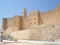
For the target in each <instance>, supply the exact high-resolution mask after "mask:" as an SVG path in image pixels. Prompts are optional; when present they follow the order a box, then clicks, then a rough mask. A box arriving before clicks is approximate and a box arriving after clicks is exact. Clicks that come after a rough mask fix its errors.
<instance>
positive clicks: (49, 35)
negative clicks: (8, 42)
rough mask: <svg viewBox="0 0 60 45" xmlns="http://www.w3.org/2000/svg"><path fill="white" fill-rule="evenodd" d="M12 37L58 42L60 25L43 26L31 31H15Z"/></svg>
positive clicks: (35, 27)
mask: <svg viewBox="0 0 60 45" xmlns="http://www.w3.org/2000/svg"><path fill="white" fill-rule="evenodd" d="M11 35H12V36H13V38H17V39H20V40H39V41H56V40H60V24H59V23H57V24H51V23H50V24H43V25H39V26H34V27H32V28H31V29H27V30H22V31H15V32H12V33H11Z"/></svg>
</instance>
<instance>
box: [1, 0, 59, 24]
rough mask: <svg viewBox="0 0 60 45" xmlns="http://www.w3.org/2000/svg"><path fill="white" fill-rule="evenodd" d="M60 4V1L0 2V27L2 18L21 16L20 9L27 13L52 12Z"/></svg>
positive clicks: (26, 0)
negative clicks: (34, 11) (36, 11)
mask: <svg viewBox="0 0 60 45" xmlns="http://www.w3.org/2000/svg"><path fill="white" fill-rule="evenodd" d="M59 3H60V0H0V25H1V24H2V20H1V19H2V18H6V17H7V18H8V17H12V16H14V15H17V14H18V15H21V14H22V9H23V8H26V9H27V11H28V12H29V11H32V10H36V9H38V10H40V11H42V12H44V11H47V10H52V9H54V8H56V6H57V5H58V4H59Z"/></svg>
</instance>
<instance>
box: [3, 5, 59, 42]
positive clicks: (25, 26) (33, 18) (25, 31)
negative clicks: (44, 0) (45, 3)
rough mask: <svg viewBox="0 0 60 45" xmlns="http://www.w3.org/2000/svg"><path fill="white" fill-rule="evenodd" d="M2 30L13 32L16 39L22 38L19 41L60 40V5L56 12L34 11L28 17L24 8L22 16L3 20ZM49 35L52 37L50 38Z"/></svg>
mask: <svg viewBox="0 0 60 45" xmlns="http://www.w3.org/2000/svg"><path fill="white" fill-rule="evenodd" d="M56 26H57V27H56ZM54 27H55V28H54ZM41 28H42V29H41ZM2 29H3V30H5V31H6V32H8V31H9V32H10V31H12V32H13V33H10V34H11V35H13V37H15V38H18V37H19V36H20V37H19V39H31V40H51V41H53V40H55V39H60V35H59V34H60V30H59V29H60V4H59V5H58V6H57V7H56V8H55V9H54V10H49V11H47V12H40V11H39V10H34V11H31V12H29V14H28V15H27V11H26V9H25V8H24V9H23V15H22V16H18V15H17V16H14V17H12V18H3V25H2ZM58 30H59V31H58ZM41 31H42V32H41ZM47 31H48V32H47ZM9 32H8V33H9ZM55 32H56V33H55ZM57 32H58V33H57ZM15 33H16V34H15ZM56 34H57V35H58V36H57V35H56ZM22 35H23V36H22ZM49 35H50V36H51V35H52V36H51V37H50V36H49ZM24 36H25V37H24ZM54 36H55V37H54ZM57 37H58V38H57ZM52 39H53V40H52Z"/></svg>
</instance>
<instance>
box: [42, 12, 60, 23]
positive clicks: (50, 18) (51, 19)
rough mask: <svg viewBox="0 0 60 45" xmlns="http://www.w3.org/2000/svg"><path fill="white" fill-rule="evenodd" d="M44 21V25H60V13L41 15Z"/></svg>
mask: <svg viewBox="0 0 60 45" xmlns="http://www.w3.org/2000/svg"><path fill="white" fill-rule="evenodd" d="M41 17H42V21H43V22H44V23H59V22H60V11H56V12H55V11H50V12H49V11H48V12H45V13H43V14H41Z"/></svg>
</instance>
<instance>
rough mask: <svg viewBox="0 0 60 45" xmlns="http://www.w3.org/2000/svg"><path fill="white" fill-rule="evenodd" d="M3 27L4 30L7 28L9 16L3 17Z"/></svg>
mask: <svg viewBox="0 0 60 45" xmlns="http://www.w3.org/2000/svg"><path fill="white" fill-rule="evenodd" d="M2 29H3V30H6V29H7V18H3V23H2Z"/></svg>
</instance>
